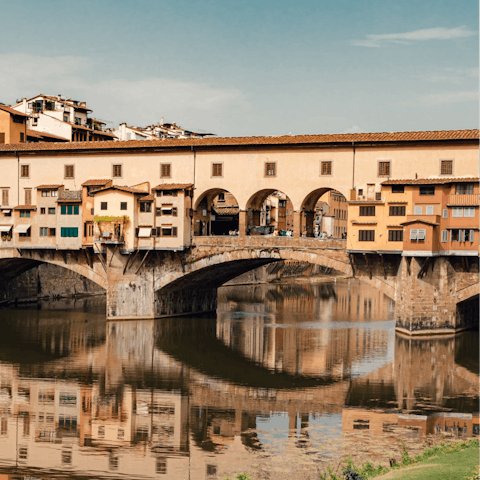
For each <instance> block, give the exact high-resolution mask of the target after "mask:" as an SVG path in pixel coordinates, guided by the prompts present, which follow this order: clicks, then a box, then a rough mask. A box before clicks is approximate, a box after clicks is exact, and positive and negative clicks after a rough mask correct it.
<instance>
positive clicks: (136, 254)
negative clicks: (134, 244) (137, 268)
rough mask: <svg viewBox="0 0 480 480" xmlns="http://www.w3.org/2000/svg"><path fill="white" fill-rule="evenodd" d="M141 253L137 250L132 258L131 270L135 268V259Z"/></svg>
mask: <svg viewBox="0 0 480 480" xmlns="http://www.w3.org/2000/svg"><path fill="white" fill-rule="evenodd" d="M139 253H140V250H136V251H135V255H134V256H133V258H132V263H131V264H130V267H129V268H132V267H133V264H134V263H135V259H136V258H137V256H138V254H139Z"/></svg>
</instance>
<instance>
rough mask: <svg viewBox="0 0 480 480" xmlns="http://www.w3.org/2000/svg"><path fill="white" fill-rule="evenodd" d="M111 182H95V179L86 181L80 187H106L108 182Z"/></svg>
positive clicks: (104, 180) (103, 180)
mask: <svg viewBox="0 0 480 480" xmlns="http://www.w3.org/2000/svg"><path fill="white" fill-rule="evenodd" d="M111 181H112V180H110V179H101V180H97V179H92V180H87V181H86V182H84V183H82V187H94V186H102V187H103V186H104V185H106V184H107V183H108V182H111Z"/></svg>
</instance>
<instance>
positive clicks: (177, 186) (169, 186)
mask: <svg viewBox="0 0 480 480" xmlns="http://www.w3.org/2000/svg"><path fill="white" fill-rule="evenodd" d="M192 187H193V183H164V184H163V185H157V186H156V187H153V188H152V190H188V189H189V188H192Z"/></svg>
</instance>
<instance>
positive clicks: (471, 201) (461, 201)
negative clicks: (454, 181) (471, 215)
mask: <svg viewBox="0 0 480 480" xmlns="http://www.w3.org/2000/svg"><path fill="white" fill-rule="evenodd" d="M478 204H479V198H478V195H474V194H470V195H450V198H449V200H448V205H458V206H463V205H465V206H473V205H478Z"/></svg>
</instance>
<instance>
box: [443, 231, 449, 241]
mask: <svg viewBox="0 0 480 480" xmlns="http://www.w3.org/2000/svg"><path fill="white" fill-rule="evenodd" d="M447 242H448V232H447V230H442V243H447Z"/></svg>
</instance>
